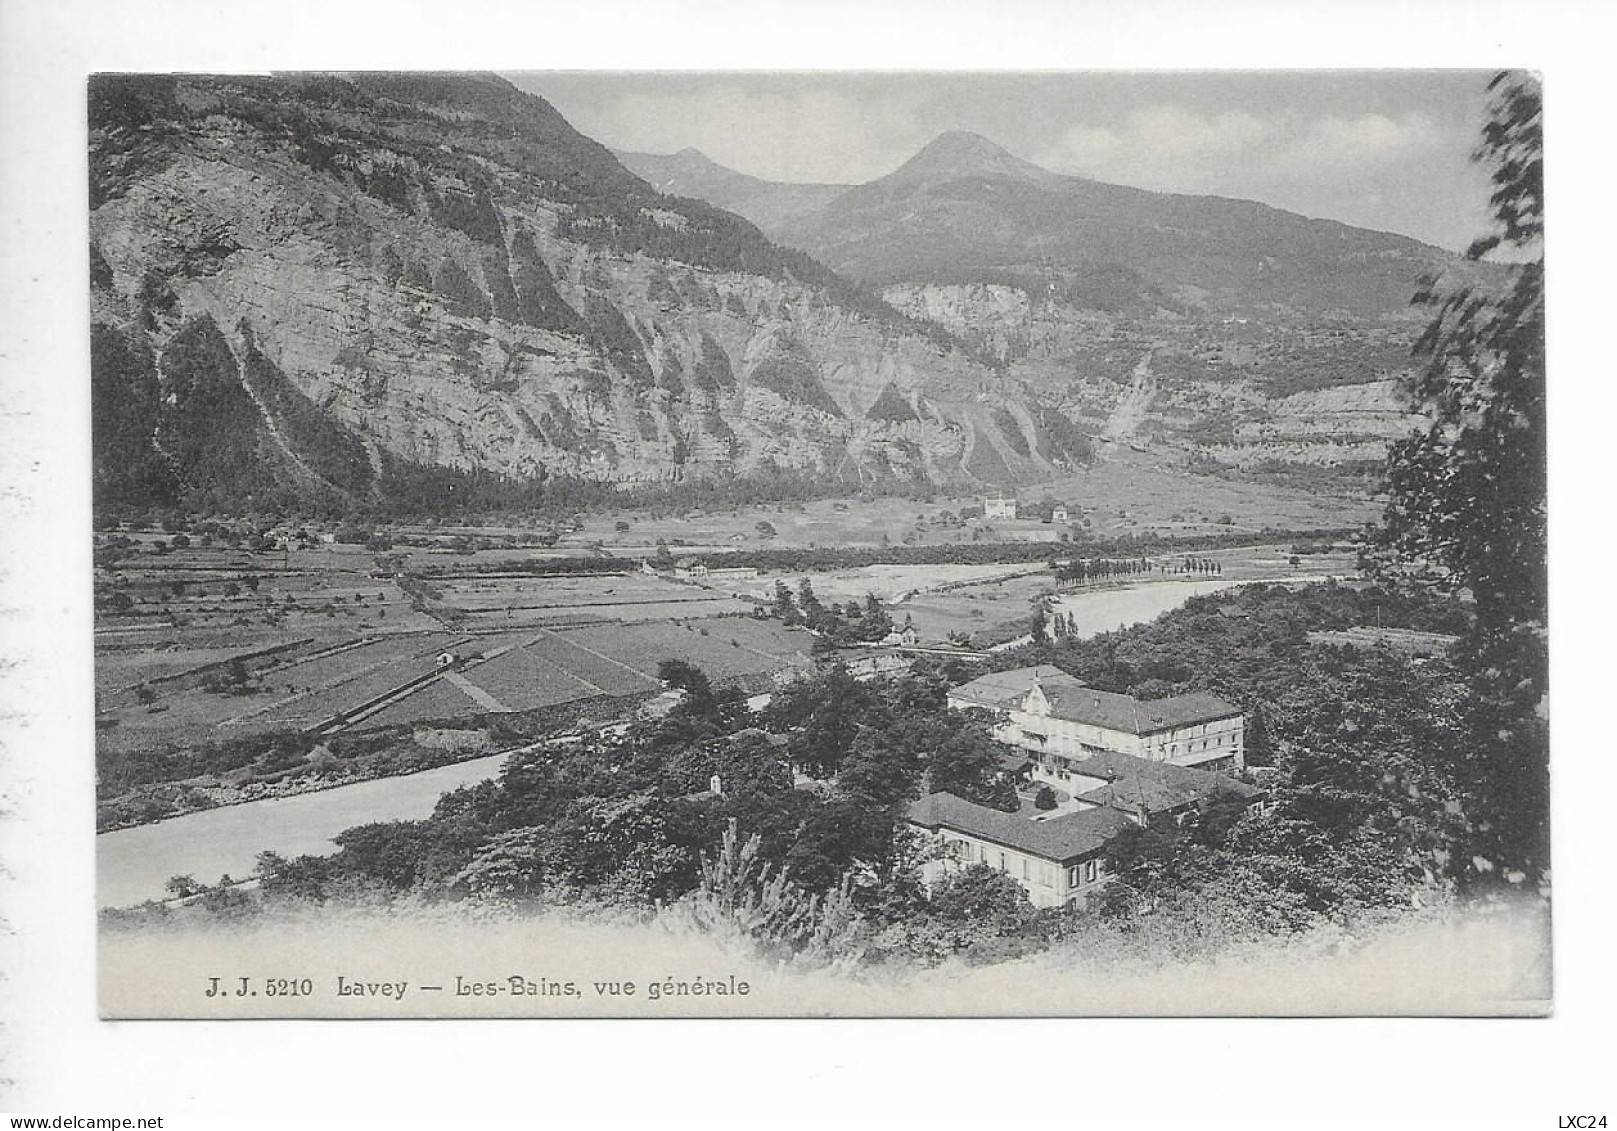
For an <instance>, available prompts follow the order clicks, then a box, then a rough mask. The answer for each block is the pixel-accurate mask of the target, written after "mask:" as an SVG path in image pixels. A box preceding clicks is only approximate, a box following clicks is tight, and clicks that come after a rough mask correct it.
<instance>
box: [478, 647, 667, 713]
mask: <svg viewBox="0 0 1617 1131" xmlns="http://www.w3.org/2000/svg"><path fill="white" fill-rule="evenodd" d="M465 676H466V678H467V679H469V680H470V681H471V682H472V683H474V684H476V685H477V686H478V687H481V688H482V689H483V690H485V691H487V692H488V693H489V694H490V695H492V696H494V697H495V698H496V699H498V700H499V701H500V702H502V703H504V704H505V705H506V706H507V707H510V708H511V709H512V710H513V711H530V710H532V709H534V708H535V707H548V706H550V705H551V704H553V703H565V702H567V701H568V700H570V699H583V698H587V697H588V696H591V695H599V694H600V693H601V692H600V690H599V689H597V688H596V687H595V685H594V684H591V683H586V682H585V681H584V680H582V679H579V678H578V677H577V676H574V675H572V674H570V673H569V672H568V671H567V670H565V669H564V668H562V667H559V666H558V665H557V664H555V663H553V662H550V661H547V660H545V659H544V658H542V656H541V655H540V654H539V653H538V652H536V651H535V650H534V649H532V648H516V649H513V650H511V651H509V652H507V653H505V654H504V655H503V656H500V657H499V658H497V659H494V660H490V661H488V662H487V663H483V664H478V665H476V666H475V667H471V668H468V669H467V670H466V672H465ZM636 690H640V689H639V688H636Z"/></svg>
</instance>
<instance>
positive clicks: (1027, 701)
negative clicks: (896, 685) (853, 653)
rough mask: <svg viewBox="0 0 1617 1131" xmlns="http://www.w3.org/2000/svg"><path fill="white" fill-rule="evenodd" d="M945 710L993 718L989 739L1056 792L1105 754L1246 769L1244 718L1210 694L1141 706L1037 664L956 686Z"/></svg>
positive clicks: (1201, 766)
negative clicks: (1015, 750)
mask: <svg viewBox="0 0 1617 1131" xmlns="http://www.w3.org/2000/svg"><path fill="white" fill-rule="evenodd" d="M949 706H951V707H953V708H955V709H957V710H966V709H970V708H974V707H975V708H980V709H983V710H987V711H990V712H992V713H993V714H994V715H995V716H996V718H997V725H996V727H995V731H994V734H995V737H996V738H998V739H999V740H1000V741H1001V742H1006V743H1010V744H1011V745H1013V746H1020V747H1021V748H1022V749H1024V750H1027V751H1029V752H1030V753H1031V754H1032V755H1033V762H1034V771H1033V775H1034V776H1035V777H1037V778H1041V779H1042V780H1045V781H1048V782H1049V783H1050V784H1051V785H1053V786H1056V787H1057V788H1061V789H1069V790H1070V789H1071V787H1072V786H1073V785H1075V784H1080V783H1078V782H1077V780H1076V778H1075V776H1074V775H1075V774H1077V765H1076V764H1077V763H1079V762H1082V761H1085V760H1087V759H1089V758H1093V757H1095V756H1096V755H1098V754H1105V753H1116V754H1127V755H1130V756H1132V757H1135V758H1142V759H1145V760H1146V761H1152V762H1171V763H1173V764H1174V765H1177V766H1193V767H1196V768H1198V769H1203V770H1226V771H1229V772H1232V773H1239V772H1240V771H1241V770H1242V769H1244V768H1245V766H1246V757H1245V750H1244V743H1245V738H1246V716H1245V715H1243V714H1242V712H1241V709H1240V708H1239V707H1235V706H1232V705H1231V704H1229V703H1226V702H1224V701H1223V700H1221V699H1217V698H1215V697H1213V696H1211V695H1203V694H1191V695H1175V696H1173V697H1171V698H1168V699H1145V700H1141V699H1136V698H1134V697H1133V696H1132V695H1119V694H1116V693H1114V692H1110V691H1099V690H1096V689H1095V688H1092V687H1090V686H1088V685H1087V684H1085V683H1084V682H1083V681H1082V680H1080V679H1077V678H1075V677H1073V676H1070V675H1068V674H1067V673H1066V672H1064V671H1062V670H1061V669H1060V668H1057V667H1053V666H1052V665H1050V664H1040V665H1039V666H1037V667H1031V668H1017V669H1016V670H1014V671H1008V672H994V673H991V674H989V675H985V676H982V677H980V678H978V679H974V680H972V681H971V682H970V683H966V684H962V685H961V686H959V687H957V688H955V689H954V690H952V691H951V692H950V693H949Z"/></svg>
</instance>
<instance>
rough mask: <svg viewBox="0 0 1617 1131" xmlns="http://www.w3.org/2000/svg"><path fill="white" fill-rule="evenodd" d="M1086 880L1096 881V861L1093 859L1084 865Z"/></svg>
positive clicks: (1086, 881)
mask: <svg viewBox="0 0 1617 1131" xmlns="http://www.w3.org/2000/svg"><path fill="white" fill-rule="evenodd" d="M1084 882H1085V883H1091V884H1092V883H1094V882H1095V862H1094V861H1093V860H1091V861H1090V862H1089V863H1087V864H1085V865H1084Z"/></svg>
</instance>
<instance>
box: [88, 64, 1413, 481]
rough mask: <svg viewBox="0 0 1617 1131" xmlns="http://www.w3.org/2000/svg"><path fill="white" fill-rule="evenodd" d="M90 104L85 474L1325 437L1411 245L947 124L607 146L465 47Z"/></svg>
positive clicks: (1376, 371)
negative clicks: (659, 148) (799, 152)
mask: <svg viewBox="0 0 1617 1131" xmlns="http://www.w3.org/2000/svg"><path fill="white" fill-rule="evenodd" d="M90 127H91V129H90V174H91V185H90V203H91V216H90V233H91V247H90V278H91V287H92V328H91V329H92V380H93V397H92V400H93V412H94V447H95V459H96V479H95V482H96V492H97V502H98V505H113V506H116V505H135V506H140V505H150V504H153V503H165V502H178V503H183V504H185V505H193V506H204V507H205V506H214V507H229V506H240V505H243V504H244V503H252V504H255V505H256V504H264V503H285V504H287V505H298V506H310V505H317V506H321V507H325V508H329V509H333V510H338V511H342V510H350V509H354V508H356V507H357V508H365V507H371V506H386V505H389V504H397V503H401V502H412V501H420V500H422V499H442V498H445V497H447V498H451V499H453V498H464V499H483V498H496V497H503V496H504V495H512V496H514V497H517V498H524V497H531V495H532V493H533V492H537V491H544V490H549V491H555V490H559V489H560V487H559V485H560V484H564V483H573V484H578V485H588V484H609V485H620V486H621V485H625V484H642V485H654V486H657V487H659V488H669V489H677V488H678V487H679V485H681V484H690V483H695V482H704V483H713V482H723V483H729V484H743V485H745V484H749V483H750V484H754V485H755V486H756V487H757V488H758V489H760V490H761V489H764V485H767V484H770V483H783V482H784V483H786V484H788V485H789V486H790V489H792V490H796V491H809V492H821V493H825V492H832V491H849V490H854V489H871V488H875V489H882V488H884V487H889V486H894V485H902V484H906V483H912V484H913V483H930V484H937V485H952V486H968V487H969V486H971V485H976V484H995V485H1013V484H1017V483H1022V482H1028V481H1033V480H1039V479H1045V478H1049V477H1050V476H1052V475H1054V474H1058V473H1061V472H1063V471H1065V470H1070V469H1072V468H1074V467H1076V466H1078V465H1080V464H1082V463H1084V462H1085V461H1088V460H1090V459H1093V458H1095V457H1096V455H1097V452H1098V453H1099V455H1100V456H1101V457H1102V458H1108V453H1109V452H1110V451H1112V450H1113V449H1117V450H1119V451H1122V450H1127V451H1136V450H1140V451H1148V452H1151V453H1153V454H1152V456H1151V458H1153V459H1156V460H1159V461H1162V462H1165V463H1166V464H1167V465H1172V466H1180V465H1185V466H1187V467H1188V466H1190V465H1191V464H1193V463H1194V461H1195V460H1197V459H1200V460H1202V461H1204V464H1205V462H1206V461H1212V464H1213V465H1214V466H1215V469H1222V470H1223V471H1225V472H1228V473H1230V474H1237V475H1239V474H1245V473H1247V472H1249V471H1251V470H1252V468H1253V467H1254V466H1256V464H1255V462H1254V461H1256V463H1264V462H1265V461H1267V462H1274V461H1275V460H1276V459H1278V460H1280V461H1281V462H1285V461H1286V460H1291V461H1293V462H1297V461H1301V462H1302V463H1304V464H1307V463H1309V462H1310V461H1312V462H1314V463H1319V462H1321V460H1323V461H1324V462H1326V463H1332V464H1341V463H1343V462H1344V461H1346V462H1348V463H1351V462H1353V461H1354V460H1356V459H1359V458H1360V456H1362V455H1363V453H1364V452H1367V451H1371V450H1373V449H1374V446H1375V444H1377V443H1381V442H1384V438H1385V437H1384V436H1383V435H1382V433H1385V432H1386V431H1387V429H1388V428H1390V427H1394V426H1395V424H1396V421H1397V420H1398V419H1399V417H1398V413H1397V410H1396V406H1395V405H1392V404H1391V403H1390V401H1389V399H1388V398H1387V397H1386V396H1385V395H1384V394H1385V393H1386V391H1387V389H1388V388H1389V386H1388V378H1389V377H1390V376H1391V375H1392V374H1393V373H1394V372H1395V371H1396V367H1397V366H1398V365H1400V364H1401V363H1402V361H1401V359H1402V358H1403V356H1405V354H1406V353H1407V343H1408V339H1409V337H1410V336H1411V332H1412V331H1411V328H1412V326H1413V322H1412V321H1411V319H1410V317H1409V315H1408V314H1407V313H1406V312H1405V311H1403V310H1402V309H1401V308H1400V306H1399V299H1398V296H1399V295H1400V294H1402V295H1403V301H1407V297H1408V293H1407V292H1409V291H1410V290H1412V289H1413V285H1414V282H1415V279H1416V278H1417V277H1418V275H1419V274H1420V273H1422V272H1424V271H1427V270H1431V269H1433V268H1434V267H1437V266H1441V265H1442V262H1443V259H1444V256H1443V253H1441V252H1438V251H1437V250H1436V249H1431V248H1427V247H1425V246H1424V245H1420V244H1418V243H1416V242H1415V241H1412V240H1408V239H1406V238H1404V237H1399V236H1391V235H1386V234H1384V233H1370V232H1364V231H1362V230H1358V229H1352V228H1347V227H1345V226H1343V225H1339V224H1333V223H1329V222H1322V221H1311V220H1306V219H1304V218H1302V217H1296V216H1292V215H1290V214H1288V213H1283V212H1279V211H1277V210H1274V209H1269V208H1265V207H1264V206H1262V205H1257V204H1252V203H1249V202H1241V201H1227V200H1218V199H1216V198H1206V197H1175V196H1165V195H1162V194H1154V193H1145V192H1142V191H1141V190H1135V189H1125V188H1119V187H1117V186H1109V185H1102V184H1098V183H1096V182H1092V181H1086V180H1082V179H1079V178H1072V177H1063V176H1058V175H1057V174H1054V173H1050V172H1047V171H1045V170H1042V169H1039V168H1038V167H1037V166H1034V165H1031V164H1029V163H1027V162H1025V161H1022V160H1021V159H1019V158H1017V157H1015V156H1014V155H1012V154H1009V153H1007V152H1006V151H1004V150H1003V149H1000V148H999V147H997V146H995V145H993V144H992V143H991V142H987V141H986V140H985V139H982V138H978V137H976V136H975V135H969V134H945V135H943V136H942V137H940V138H939V139H937V140H936V141H934V142H933V143H932V144H930V145H928V146H927V147H926V148H925V149H923V150H922V151H921V152H920V153H919V154H917V155H916V156H915V157H914V158H913V159H911V160H910V161H909V162H906V163H905V165H903V166H902V167H901V168H899V169H898V170H896V171H895V172H894V173H892V174H889V175H888V176H886V177H883V178H880V179H878V180H877V181H874V182H871V183H870V184H867V185H858V186H833V185H808V186H804V185H780V184H775V183H772V182H768V181H763V180H759V179H757V178H751V177H747V176H745V175H743V174H740V173H736V172H734V171H732V170H726V169H724V168H723V167H722V166H718V165H716V164H714V163H712V162H710V161H708V160H707V159H706V158H704V157H702V156H701V155H700V154H698V153H695V152H694V151H685V152H682V153H679V154H675V155H673V156H672V157H668V158H649V157H644V156H637V155H629V154H619V155H614V154H613V153H612V152H610V151H609V150H607V149H606V148H605V147H603V146H601V145H600V144H598V143H596V142H595V141H593V140H591V139H589V138H587V137H584V136H583V135H581V134H579V133H578V132H577V131H576V130H574V129H573V128H572V127H571V126H570V125H569V124H568V123H567V122H566V121H565V120H564V119H563V118H562V116H561V115H560V114H559V113H557V112H556V110H555V109H554V108H553V107H552V106H550V104H549V103H547V102H545V101H544V100H543V99H542V98H539V97H537V96H535V95H532V94H529V93H525V92H523V91H520V90H518V89H517V88H515V87H513V86H512V85H511V84H509V83H507V82H506V81H505V80H503V79H500V78H497V77H495V76H489V75H445V74H431V75H421V74H416V75H406V74H341V75H312V74H308V75H285V76H272V77H210V76H110V75H109V76H96V77H95V78H93V79H92V80H91V84H90ZM637 173H638V174H639V175H636V174H637ZM704 197H705V198H706V199H701V198H704ZM738 214H739V215H738ZM1298 396H1302V397H1303V402H1302V403H1301V405H1300V407H1299V406H1296V405H1293V406H1292V407H1296V408H1298V411H1296V412H1288V409H1287V405H1288V404H1290V403H1291V402H1293V401H1295V400H1296V398H1297V397H1298ZM1309 398H1312V400H1309ZM1344 398H1345V399H1344ZM1347 422H1351V423H1347ZM1254 428H1256V429H1258V431H1256V432H1253V431H1252V430H1253V429H1254ZM1322 435H1323V436H1326V437H1333V439H1331V441H1330V442H1329V443H1326V444H1324V446H1323V448H1322V447H1321V442H1320V436H1322ZM1343 437H1346V438H1347V439H1346V441H1345V442H1344V441H1343ZM1120 445H1121V447H1120ZM1367 445H1368V446H1367ZM1326 449H1328V452H1327V454H1326V455H1324V456H1321V455H1320V452H1321V451H1322V450H1326ZM1253 453H1262V454H1261V455H1256V456H1255V455H1254V454H1253ZM1203 470H1206V467H1203Z"/></svg>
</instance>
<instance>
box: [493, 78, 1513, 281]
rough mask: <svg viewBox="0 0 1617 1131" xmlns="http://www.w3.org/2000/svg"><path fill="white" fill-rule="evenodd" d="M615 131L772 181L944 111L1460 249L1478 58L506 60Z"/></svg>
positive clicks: (865, 148) (1477, 185) (919, 126)
mask: <svg viewBox="0 0 1617 1131" xmlns="http://www.w3.org/2000/svg"><path fill="white" fill-rule="evenodd" d="M508 77H509V78H511V79H512V80H513V81H514V82H516V83H517V84H518V85H520V86H523V87H525V88H527V89H529V90H532V91H534V92H535V93H537V94H539V95H541V96H543V97H544V98H546V99H548V100H549V101H550V102H551V103H552V104H553V105H554V106H555V107H556V108H557V109H558V110H560V111H561V112H562V114H564V115H565V116H566V117H567V120H568V121H570V122H571V123H572V124H573V125H574V126H575V127H576V128H578V129H579V130H580V131H582V132H583V133H585V134H588V135H589V136H591V137H593V138H595V139H596V140H597V141H600V142H602V143H604V144H606V145H609V146H612V147H613V148H616V149H630V150H639V151H642V152H648V153H671V152H673V151H675V150H678V149H683V148H685V147H686V146H694V147H695V148H697V149H700V150H701V151H702V152H704V153H706V154H707V155H708V156H709V157H711V158H713V159H714V160H715V161H717V162H719V163H720V164H723V165H728V166H730V167H731V168H733V169H738V170H740V171H742V172H744V173H751V174H752V175H754V176H758V177H764V178H767V179H770V180H782V181H831V182H842V183H849V184H853V183H858V182H861V181H867V180H870V179H872V178H874V177H879V176H881V175H882V174H884V173H887V172H890V171H892V170H893V169H895V168H897V167H898V166H899V165H901V164H902V163H903V162H904V161H905V160H906V159H907V158H908V157H909V156H910V155H911V154H913V153H914V152H915V151H916V150H917V149H919V148H920V147H921V146H923V145H925V144H926V143H927V142H928V141H930V140H931V139H932V138H933V137H935V136H937V135H938V134H939V133H941V132H943V131H944V130H951V129H963V130H972V131H974V132H976V133H980V134H983V135H984V136H986V137H989V138H992V139H993V140H994V141H996V142H998V143H999V144H1000V145H1002V146H1004V147H1005V148H1006V149H1009V150H1010V151H1011V152H1013V153H1015V154H1017V155H1018V156H1020V157H1023V158H1026V159H1027V160H1029V161H1033V162H1034V163H1036V164H1039V165H1043V166H1044V167H1046V168H1048V169H1052V170H1055V171H1057V172H1063V173H1074V174H1079V175H1082V176H1087V177H1093V178H1095V179H1097V180H1103V181H1111V182H1115V183H1119V184H1128V185H1136V186H1139V187H1141V188H1149V189H1158V190H1162V191H1172V192H1190V193H1213V194H1217V195H1220V196H1236V197H1245V198H1247V199H1251V200H1260V201H1263V202H1264V203H1266V204H1272V205H1275V206H1277V207H1280V208H1287V209H1291V210H1292V211H1296V212H1301V213H1303V214H1304V215H1307V216H1316V217H1329V218H1331V219H1335V220H1342V221H1345V222H1347V223H1350V224H1356V225H1360V226H1363V227H1370V228H1379V229H1382V230H1386V231H1394V232H1402V233H1405V234H1407V235H1411V236H1415V237H1417V238H1419V239H1423V240H1427V241H1429V242H1431V243H1435V244H1438V245H1439V246H1442V247H1448V248H1451V249H1456V250H1458V249H1463V248H1464V246H1465V245H1466V244H1467V243H1469V242H1470V241H1471V239H1472V238H1473V237H1475V236H1477V235H1479V234H1480V233H1481V232H1482V231H1483V230H1484V229H1485V227H1486V224H1487V213H1486V202H1487V182H1486V177H1485V176H1484V174H1483V173H1482V171H1481V170H1479V169H1477V168H1476V167H1475V166H1473V165H1472V164H1471V163H1470V160H1469V156H1470V153H1471V150H1472V148H1473V146H1474V145H1475V142H1476V138H1477V132H1478V129H1479V127H1480V125H1481V122H1482V115H1483V111H1484V109H1485V107H1486V102H1487V96H1486V91H1485V86H1486V84H1487V80H1488V75H1487V73H1485V72H1480V71H1316V72H1302V71H1285V72H1282V71H1269V72H1244V73H1243V72H1233V71H1226V72H1222V73H1207V72H1199V73H1198V72H1179V73H1161V72H1159V73H1144V72H1124V73H1094V72H1090V73H1075V74H1052V73H1042V74H988V73H973V74H936V73H934V74H914V73H912V74H903V73H885V74H884V73H849V72H842V73H838V72H829V71H822V72H812V73H806V74H779V73H776V74H763V73H742V72H735V73H716V72H707V73H677V72H662V73H603V72H593V73H590V72H557V71H552V72H529V73H524V74H512V75H509V76H508Z"/></svg>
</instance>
